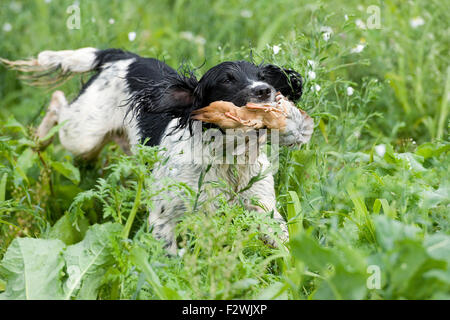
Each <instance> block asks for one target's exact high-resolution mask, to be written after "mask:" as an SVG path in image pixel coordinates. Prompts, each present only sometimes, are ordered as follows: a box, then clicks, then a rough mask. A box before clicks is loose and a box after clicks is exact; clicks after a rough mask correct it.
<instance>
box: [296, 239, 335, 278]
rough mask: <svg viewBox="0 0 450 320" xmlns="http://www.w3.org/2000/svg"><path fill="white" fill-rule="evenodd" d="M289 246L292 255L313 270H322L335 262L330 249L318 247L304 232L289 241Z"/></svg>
mask: <svg viewBox="0 0 450 320" xmlns="http://www.w3.org/2000/svg"><path fill="white" fill-rule="evenodd" d="M290 244H291V253H292V255H293V256H294V257H296V258H297V259H299V260H300V261H303V262H305V264H306V265H307V266H308V267H310V268H312V269H313V270H324V269H325V268H326V267H327V266H328V265H329V264H335V263H336V262H337V257H336V255H335V254H334V252H333V251H332V250H331V249H329V248H324V247H322V246H320V245H319V244H318V243H317V241H315V240H314V239H313V238H312V237H311V236H310V235H307V234H306V233H305V232H302V233H300V234H299V235H298V236H297V237H295V238H294V239H293V240H291V242H290Z"/></svg>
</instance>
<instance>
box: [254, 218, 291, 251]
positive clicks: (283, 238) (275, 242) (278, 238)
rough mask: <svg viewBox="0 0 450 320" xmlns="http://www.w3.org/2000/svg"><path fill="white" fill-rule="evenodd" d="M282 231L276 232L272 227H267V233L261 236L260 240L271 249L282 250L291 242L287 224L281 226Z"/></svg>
mask: <svg viewBox="0 0 450 320" xmlns="http://www.w3.org/2000/svg"><path fill="white" fill-rule="evenodd" d="M280 228H281V231H279V232H274V231H273V229H272V228H271V227H266V232H264V233H262V234H261V235H260V239H261V240H262V241H263V242H264V243H265V244H266V245H267V246H269V247H271V248H275V249H280V247H281V246H284V245H285V244H286V243H287V242H288V241H289V232H288V229H287V225H286V224H285V223H282V224H280Z"/></svg>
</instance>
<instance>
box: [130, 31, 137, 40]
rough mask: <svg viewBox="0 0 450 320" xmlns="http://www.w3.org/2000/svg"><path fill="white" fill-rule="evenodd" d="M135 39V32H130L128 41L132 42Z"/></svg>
mask: <svg viewBox="0 0 450 320" xmlns="http://www.w3.org/2000/svg"><path fill="white" fill-rule="evenodd" d="M135 39H136V32H134V31H132V32H130V33H129V34H128V40H130V41H131V42H133V41H134V40H135Z"/></svg>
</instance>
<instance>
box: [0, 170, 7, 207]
mask: <svg viewBox="0 0 450 320" xmlns="http://www.w3.org/2000/svg"><path fill="white" fill-rule="evenodd" d="M7 179H8V174H7V173H5V174H4V175H3V177H2V180H0V202H2V201H5V199H6V180H7Z"/></svg>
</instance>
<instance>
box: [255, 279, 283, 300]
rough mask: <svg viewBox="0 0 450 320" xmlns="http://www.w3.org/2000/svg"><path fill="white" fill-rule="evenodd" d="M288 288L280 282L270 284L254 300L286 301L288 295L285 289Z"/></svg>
mask: <svg viewBox="0 0 450 320" xmlns="http://www.w3.org/2000/svg"><path fill="white" fill-rule="evenodd" d="M287 288H288V286H287V285H286V284H285V283H282V282H275V283H273V284H271V285H270V286H269V287H267V288H265V289H263V290H262V291H261V292H260V293H259V294H258V296H257V297H256V298H255V299H256V300H287V299H288V295H287V292H286V289H287Z"/></svg>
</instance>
